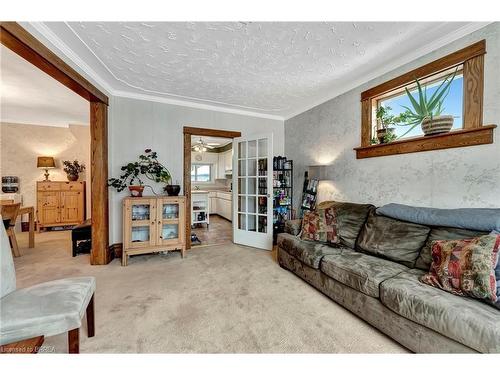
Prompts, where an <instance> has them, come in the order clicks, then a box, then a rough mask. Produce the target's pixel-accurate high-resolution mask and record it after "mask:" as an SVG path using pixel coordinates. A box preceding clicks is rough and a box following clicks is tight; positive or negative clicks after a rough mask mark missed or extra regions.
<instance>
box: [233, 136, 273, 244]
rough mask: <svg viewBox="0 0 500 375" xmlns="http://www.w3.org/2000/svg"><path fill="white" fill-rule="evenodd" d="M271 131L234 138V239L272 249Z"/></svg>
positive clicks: (238, 241) (240, 242) (236, 241)
mask: <svg viewBox="0 0 500 375" xmlns="http://www.w3.org/2000/svg"><path fill="white" fill-rule="evenodd" d="M272 179H273V135H272V134H262V135H253V136H248V137H241V138H235V139H234V141H233V240H234V242H235V243H238V244H242V245H247V246H252V247H257V248H260V249H266V250H272V247H273V198H272V192H273V180H272Z"/></svg>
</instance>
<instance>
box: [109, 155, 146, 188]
mask: <svg viewBox="0 0 500 375" xmlns="http://www.w3.org/2000/svg"><path fill="white" fill-rule="evenodd" d="M120 170H121V171H122V172H123V173H122V174H121V175H120V177H118V178H110V179H109V180H108V186H111V187H114V188H115V189H116V190H117V191H118V192H120V191H122V190H124V189H125V188H126V187H128V189H129V191H130V195H131V196H133V197H142V192H143V191H144V183H143V182H142V180H141V179H140V177H139V175H140V174H142V171H141V165H140V163H139V162H138V161H136V162H133V163H128V164H127V165H124V166H122V167H121V168H120Z"/></svg>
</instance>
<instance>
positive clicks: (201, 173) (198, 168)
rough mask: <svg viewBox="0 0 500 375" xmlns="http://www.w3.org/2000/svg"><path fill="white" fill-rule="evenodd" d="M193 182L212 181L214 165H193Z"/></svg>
mask: <svg viewBox="0 0 500 375" xmlns="http://www.w3.org/2000/svg"><path fill="white" fill-rule="evenodd" d="M191 181H192V182H210V181H212V164H192V165H191Z"/></svg>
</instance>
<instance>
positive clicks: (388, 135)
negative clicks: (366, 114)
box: [372, 106, 401, 143]
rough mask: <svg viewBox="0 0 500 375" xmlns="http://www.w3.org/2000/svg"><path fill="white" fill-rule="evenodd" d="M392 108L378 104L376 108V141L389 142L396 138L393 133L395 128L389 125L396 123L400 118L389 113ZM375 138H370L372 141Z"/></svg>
mask: <svg viewBox="0 0 500 375" xmlns="http://www.w3.org/2000/svg"><path fill="white" fill-rule="evenodd" d="M391 110H392V108H391V107H389V106H380V107H378V108H377V111H376V117H377V140H378V143H389V142H392V141H394V140H395V139H396V134H395V133H394V131H395V128H394V127H391V125H396V124H397V123H398V122H399V121H400V120H401V119H400V117H399V116H395V115H393V114H391V113H390V111H391ZM374 142H375V140H374V139H372V143H374Z"/></svg>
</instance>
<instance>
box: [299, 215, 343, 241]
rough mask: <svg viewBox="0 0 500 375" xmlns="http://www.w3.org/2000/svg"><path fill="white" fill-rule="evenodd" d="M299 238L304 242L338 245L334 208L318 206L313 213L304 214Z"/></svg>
mask: <svg viewBox="0 0 500 375" xmlns="http://www.w3.org/2000/svg"><path fill="white" fill-rule="evenodd" d="M300 237H301V238H302V239H303V240H306V241H318V242H322V243H326V244H333V245H336V244H338V243H339V242H340V240H339V237H338V235H337V214H336V213H335V208H333V207H332V206H322V205H319V206H318V207H316V209H315V210H314V211H309V212H305V213H304V218H303V219H302V231H301V236H300Z"/></svg>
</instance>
